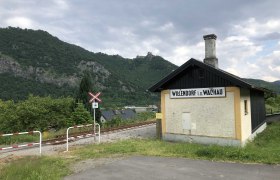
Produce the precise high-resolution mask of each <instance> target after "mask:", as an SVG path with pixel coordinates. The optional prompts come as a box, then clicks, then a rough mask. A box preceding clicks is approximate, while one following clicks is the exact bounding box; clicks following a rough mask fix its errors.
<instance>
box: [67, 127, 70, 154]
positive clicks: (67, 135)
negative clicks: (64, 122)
mask: <svg viewBox="0 0 280 180" xmlns="http://www.w3.org/2000/svg"><path fill="white" fill-rule="evenodd" d="M70 128H71V127H69V128H67V131H66V151H68V139H69V135H68V133H69V129H70Z"/></svg>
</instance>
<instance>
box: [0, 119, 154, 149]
mask: <svg viewBox="0 0 280 180" xmlns="http://www.w3.org/2000/svg"><path fill="white" fill-rule="evenodd" d="M155 123H156V121H155V120H152V121H146V122H140V123H135V124H128V125H123V126H119V127H112V128H102V129H101V132H100V133H101V135H104V134H111V133H116V132H120V131H126V130H130V129H136V128H140V127H144V126H150V125H152V124H155ZM93 136H94V135H93V131H84V132H78V133H70V134H69V142H71V141H72V142H73V141H76V140H79V139H82V138H88V137H93ZM65 143H66V134H65V135H58V136H56V138H54V139H48V140H43V141H42V145H43V146H47V145H60V144H65ZM29 148H33V147H24V148H16V149H11V150H10V151H7V152H11V151H18V150H22V149H29ZM0 153H5V152H0Z"/></svg>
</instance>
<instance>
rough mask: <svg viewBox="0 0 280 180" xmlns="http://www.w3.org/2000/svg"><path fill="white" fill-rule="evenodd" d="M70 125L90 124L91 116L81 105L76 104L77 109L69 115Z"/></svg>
mask: <svg viewBox="0 0 280 180" xmlns="http://www.w3.org/2000/svg"><path fill="white" fill-rule="evenodd" d="M71 123H72V124H75V125H80V124H86V123H92V117H91V114H90V112H88V111H87V110H86V108H85V107H84V105H83V104H82V103H77V107H76V108H75V110H74V112H73V113H72V115H71ZM72 124H69V125H72Z"/></svg>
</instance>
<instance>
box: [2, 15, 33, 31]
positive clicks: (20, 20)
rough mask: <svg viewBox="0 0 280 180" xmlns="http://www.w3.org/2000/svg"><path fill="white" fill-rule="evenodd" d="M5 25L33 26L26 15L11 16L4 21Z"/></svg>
mask: <svg viewBox="0 0 280 180" xmlns="http://www.w3.org/2000/svg"><path fill="white" fill-rule="evenodd" d="M5 24H6V26H14V27H20V28H33V22H32V20H31V19H29V18H26V17H12V18H9V19H7V20H6V21H5Z"/></svg>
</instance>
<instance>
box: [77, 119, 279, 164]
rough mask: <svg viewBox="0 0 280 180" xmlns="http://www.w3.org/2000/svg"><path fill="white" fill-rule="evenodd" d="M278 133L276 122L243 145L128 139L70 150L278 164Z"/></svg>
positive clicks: (86, 153)
mask: <svg viewBox="0 0 280 180" xmlns="http://www.w3.org/2000/svg"><path fill="white" fill-rule="evenodd" d="M279 134H280V123H273V124H271V125H269V126H268V127H267V129H266V130H265V131H264V132H262V133H261V134H259V135H258V136H257V137H256V138H255V140H254V141H253V142H250V143H248V144H247V146H246V147H244V148H240V147H230V146H226V147H223V146H217V145H201V144H191V143H173V142H165V141H159V140H152V139H151V140H139V139H134V140H133V139H132V140H124V141H119V142H116V143H104V144H100V145H98V146H96V145H88V146H86V147H82V148H78V149H75V150H74V151H73V154H74V155H76V156H78V157H80V158H81V159H88V158H100V157H107V156H112V155H113V156H116V155H120V156H123V155H145V156H164V157H184V158H194V159H208V160H217V161H235V162H253V163H267V164H280V136H279Z"/></svg>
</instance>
